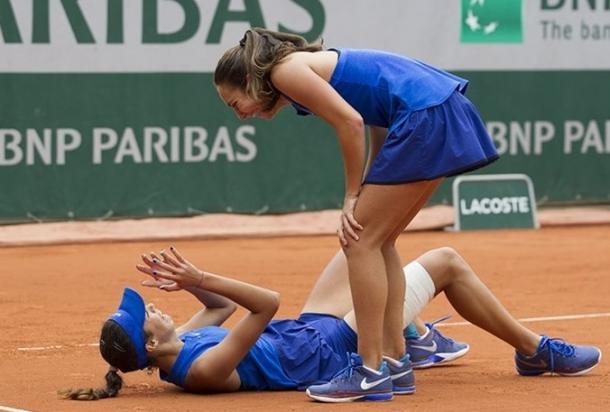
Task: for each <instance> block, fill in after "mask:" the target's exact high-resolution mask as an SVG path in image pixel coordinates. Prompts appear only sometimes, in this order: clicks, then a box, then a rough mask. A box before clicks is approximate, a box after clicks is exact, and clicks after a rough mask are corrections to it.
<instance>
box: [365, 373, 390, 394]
mask: <svg viewBox="0 0 610 412" xmlns="http://www.w3.org/2000/svg"><path fill="white" fill-rule="evenodd" d="M388 379H390V377H389V376H386V377H385V378H381V379H377V380H376V381H373V382H367V381H366V378H362V382H360V387H361V388H362V390H363V391H368V390H369V389H371V388H374V387H375V386H377V385H379V384H380V383H383V382H385V381H387V380H388Z"/></svg>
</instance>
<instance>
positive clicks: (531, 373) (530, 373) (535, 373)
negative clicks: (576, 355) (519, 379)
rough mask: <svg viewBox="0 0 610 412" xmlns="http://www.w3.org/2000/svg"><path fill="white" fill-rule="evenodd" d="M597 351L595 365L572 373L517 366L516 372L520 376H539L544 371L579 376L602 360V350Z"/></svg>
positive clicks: (552, 373)
mask: <svg viewBox="0 0 610 412" xmlns="http://www.w3.org/2000/svg"><path fill="white" fill-rule="evenodd" d="M598 351H599V358H597V362H596V363H595V365H593V366H591V367H590V368H587V369H583V370H581V371H578V372H574V373H561V372H551V371H547V370H533V371H532V370H527V371H524V370H521V369H519V367H517V372H518V373H519V375H521V376H540V375H544V374H545V373H549V374H551V375H561V376H581V375H585V374H587V373H589V372H591V371H592V370H593V369H595V367H596V366H597V365H599V363H600V362H601V361H602V352H601V351H600V350H599V349H598Z"/></svg>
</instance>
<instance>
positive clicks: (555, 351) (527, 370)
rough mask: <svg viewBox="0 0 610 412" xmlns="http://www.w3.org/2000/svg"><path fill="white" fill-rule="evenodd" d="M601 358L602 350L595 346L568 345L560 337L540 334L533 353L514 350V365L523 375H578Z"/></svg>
mask: <svg viewBox="0 0 610 412" xmlns="http://www.w3.org/2000/svg"><path fill="white" fill-rule="evenodd" d="M601 358H602V352H601V351H600V350H599V348H596V347H595V346H577V345H570V344H569V343H567V342H565V341H564V340H562V339H555V338H549V337H548V336H542V339H540V343H539V344H538V349H537V350H536V353H535V354H534V355H532V356H526V355H523V354H521V353H519V352H515V365H516V367H517V372H519V375H524V376H537V375H542V374H543V373H551V374H553V373H556V374H559V375H565V376H578V375H584V374H585V373H587V372H589V371H590V370H591V369H593V368H594V367H596V366H597V365H598V364H599V362H600V360H601Z"/></svg>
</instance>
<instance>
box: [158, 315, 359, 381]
mask: <svg viewBox="0 0 610 412" xmlns="http://www.w3.org/2000/svg"><path fill="white" fill-rule="evenodd" d="M228 333H229V331H228V330H227V329H224V328H221V327H217V326H208V327H204V328H200V329H196V330H192V331H189V332H186V333H184V334H182V335H181V336H180V339H181V340H182V341H183V342H184V346H183V347H182V350H181V351H180V353H179V354H178V357H177V358H176V362H175V363H174V365H173V366H172V369H171V371H170V372H169V373H164V372H163V371H161V372H160V377H161V379H163V380H165V381H168V382H172V383H174V384H175V385H178V386H180V387H182V388H184V387H185V380H186V377H187V374H188V371H189V369H190V368H191V365H192V364H193V362H194V361H195V360H196V359H197V358H198V357H199V356H201V355H202V354H203V353H205V352H206V351H207V350H208V349H210V348H212V347H214V346H216V345H217V344H218V343H220V342H221V341H222V340H223V339H224V338H225V336H226V335H227V334H228ZM357 346H358V345H357V337H356V333H355V332H354V331H353V330H352V329H351V328H350V327H349V326H348V325H347V323H345V321H343V320H342V319H337V318H335V317H333V316H330V315H321V314H313V313H307V314H302V315H301V316H300V317H299V319H296V320H294V319H286V320H274V321H271V322H270V323H269V325H268V326H267V328H265V330H264V331H263V333H262V334H261V336H260V337H259V339H258V340H257V341H256V343H255V344H254V346H253V347H252V348H251V349H250V351H249V352H248V354H247V355H246V356H245V357H244V359H242V361H241V362H240V363H239V364H238V365H237V368H236V369H237V373H238V374H239V378H240V380H241V388H240V389H242V390H282V389H299V390H304V389H305V388H307V387H308V386H310V385H313V384H317V383H322V382H327V381H329V380H330V379H331V378H332V377H333V376H334V375H335V374H336V373H337V372H339V371H340V370H341V369H343V368H344V367H345V366H346V365H347V355H346V353H348V352H356V350H357Z"/></svg>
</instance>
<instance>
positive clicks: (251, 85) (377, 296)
mask: <svg viewBox="0 0 610 412" xmlns="http://www.w3.org/2000/svg"><path fill="white" fill-rule="evenodd" d="M214 82H215V84H216V86H217V89H218V93H219V95H220V97H221V99H222V100H223V101H224V102H225V103H226V104H227V105H229V106H230V107H231V108H232V109H233V110H235V112H236V114H237V116H238V117H239V118H240V119H246V118H248V117H254V116H257V117H261V118H264V119H271V118H273V117H274V116H275V114H276V113H277V112H278V111H279V110H280V109H282V108H283V107H286V106H288V105H292V106H293V107H294V108H296V110H297V113H298V114H302V115H307V114H315V115H317V116H319V117H320V118H322V119H323V120H324V121H326V122H327V123H328V124H329V125H330V126H332V127H333V129H334V130H335V132H336V135H337V138H338V140H339V145H340V147H341V152H342V155H343V162H344V170H345V197H344V201H343V208H342V213H341V217H340V221H339V226H338V229H337V234H338V236H339V239H340V242H341V246H342V248H343V251H344V253H345V256H346V257H347V263H348V268H349V281H350V286H351V290H352V296H353V304H354V310H355V313H356V319H357V324H358V330H359V331H360V335H359V339H358V354H359V356H356V357H357V358H358V359H361V360H362V366H361V367H359V368H356V369H355V370H354V371H350V372H349V375H343V374H339V375H338V376H336V377H335V379H334V380H333V381H332V382H331V384H330V385H327V386H325V387H324V388H323V390H324V391H326V393H324V394H322V393H321V394H320V395H324V396H328V397H332V398H336V397H340V396H341V393H345V392H346V391H348V392H350V393H353V392H356V391H360V392H361V394H362V395H363V396H366V395H367V394H369V393H373V392H374V393H378V392H379V389H380V385H382V382H384V381H385V379H386V378H387V377H388V376H389V375H388V373H389V372H388V368H386V367H384V366H383V364H382V357H383V356H384V355H385V356H386V357H387V358H388V359H391V360H392V362H393V363H394V364H395V365H398V367H400V365H404V367H405V368H406V367H407V366H406V365H407V362H405V358H404V356H405V342H404V339H403V335H402V326H401V325H402V324H401V319H402V305H403V300H404V290H405V285H404V282H405V279H404V276H403V275H402V270H401V263H400V258H399V256H398V253H397V251H396V248H395V242H396V239H397V237H398V236H399V235H400V233H402V232H403V230H404V229H405V227H406V226H407V225H408V224H409V222H410V221H411V220H412V219H413V217H414V216H415V215H416V214H417V212H418V211H419V210H420V209H421V208H422V207H423V205H424V204H425V203H426V201H427V200H428V199H429V198H430V196H431V195H432V193H433V192H434V190H435V189H436V188H437V187H438V185H439V184H440V182H441V180H442V179H443V178H444V177H447V176H453V175H456V174H460V173H464V172H467V171H470V170H474V169H477V168H480V167H483V166H485V165H487V164H489V163H490V162H492V161H494V160H496V159H497V158H498V154H497V152H496V149H495V147H494V145H493V143H492V140H491V138H490V137H489V135H488V134H487V131H486V130H485V126H484V124H483V122H482V121H481V118H480V117H479V114H478V113H477V110H476V109H475V107H474V106H473V105H472V103H471V102H470V101H469V100H468V99H467V98H466V97H465V96H464V93H465V91H466V87H467V85H468V82H467V81H466V80H464V79H462V78H459V77H457V76H454V75H452V74H450V73H447V72H445V71H442V70H439V69H437V68H434V67H432V66H429V65H427V64H425V63H422V62H419V61H416V60H413V59H410V58H407V57H403V56H399V55H396V54H391V53H385V52H381V51H374V50H356V49H330V50H324V49H323V48H322V46H321V45H320V44H310V43H308V42H307V41H306V40H305V39H303V38H302V37H300V36H296V35H293V34H287V33H278V32H273V31H269V30H264V29H258V28H257V29H252V30H248V31H246V33H245V35H244V37H243V39H242V40H241V41H240V42H239V44H238V45H237V46H235V47H233V48H231V49H229V50H227V51H226V52H225V54H224V55H223V56H222V58H221V59H220V61H219V62H218V65H217V67H216V71H215V75H214ZM365 126H368V127H369V131H370V133H369V135H370V151H369V155H368V161H365V160H366V159H365V151H366V150H365V148H366V144H365V134H366V132H365ZM346 373H347V372H346ZM368 374H373V375H374V376H377V377H378V379H373V380H372V381H371V382H373V383H371V384H368V385H366V386H363V385H361V382H362V379H363V376H364V375H368ZM316 390H322V389H321V388H319V389H316ZM391 396H392V393H391V390H390V389H387V391H386V397H387V398H391Z"/></svg>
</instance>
